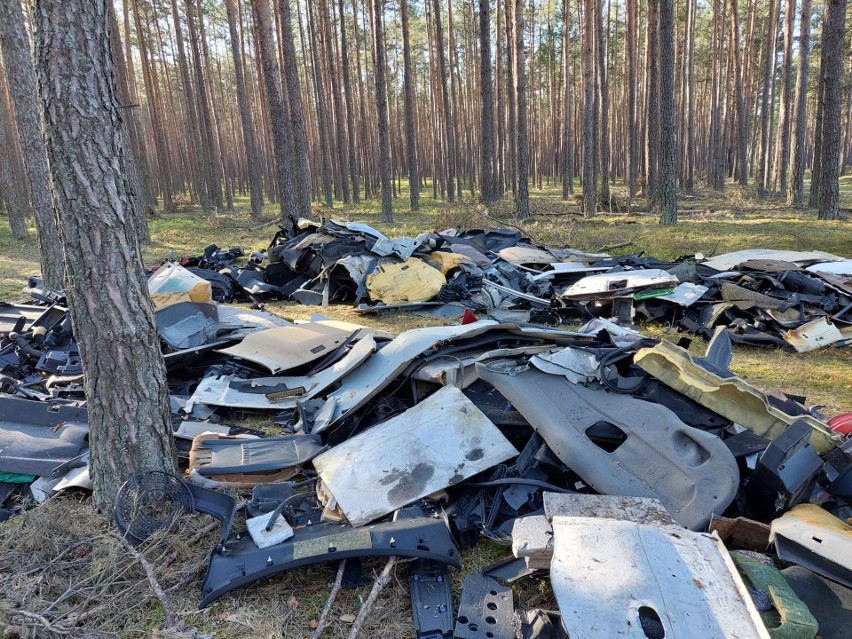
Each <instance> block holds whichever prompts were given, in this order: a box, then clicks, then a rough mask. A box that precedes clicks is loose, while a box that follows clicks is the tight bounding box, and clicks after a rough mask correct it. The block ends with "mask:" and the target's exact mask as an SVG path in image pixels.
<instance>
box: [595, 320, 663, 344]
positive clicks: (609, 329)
mask: <svg viewBox="0 0 852 639" xmlns="http://www.w3.org/2000/svg"><path fill="white" fill-rule="evenodd" d="M601 331H603V332H604V333H606V334H607V335H609V338H610V340H611V341H612V343H613V344H615V345H616V346H633V344H635V343H636V342H638V341H639V340H641V339H647V338H646V337H645V336H644V335H642V333H639V332H637V331H634V330H633V329H631V328H626V327H624V326H619V325H618V324H616V323H614V322H610V321H609V320H605V319H602V318H599V317H598V318H595V319H593V320H591V321H589V322H587V323H586V324H584V325H583V326H581V327H580V330H579V332H580V333H583V334H584V335H597V334H598V333H600V332H601Z"/></svg>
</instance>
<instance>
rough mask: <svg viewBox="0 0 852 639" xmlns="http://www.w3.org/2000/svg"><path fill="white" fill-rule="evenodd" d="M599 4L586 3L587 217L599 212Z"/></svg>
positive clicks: (585, 146)
mask: <svg viewBox="0 0 852 639" xmlns="http://www.w3.org/2000/svg"><path fill="white" fill-rule="evenodd" d="M594 21H595V3H594V2H593V1H592V0H585V1H584V2H583V33H582V36H581V37H582V39H583V215H585V216H586V217H592V216H593V215H594V214H595V213H596V212H597V202H596V200H595V156H594V150H595V142H596V140H595V108H594V104H595V57H594V56H595V53H594V52H595V48H594V31H593V29H594V24H595V22H594Z"/></svg>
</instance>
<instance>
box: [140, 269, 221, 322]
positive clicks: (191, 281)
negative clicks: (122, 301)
mask: <svg viewBox="0 0 852 639" xmlns="http://www.w3.org/2000/svg"><path fill="white" fill-rule="evenodd" d="M148 293H150V295H151V301H152V302H153V303H154V310H155V311H157V310H160V309H161V308H165V307H166V306H170V305H172V304H176V303H178V302H201V303H205V304H210V303H211V302H212V301H213V292H212V289H211V287H210V282H208V281H207V280H205V279H203V278H201V277H198V276H197V275H195V274H194V273H190V272H189V271H188V270H186V269H185V268H184V267H183V266H181V265H180V264H175V263H173V262H166V263H165V264H163V265H162V266H161V267H160V268H158V269H157V271H156V272H155V273H154V274H153V275H152V276H151V277H149V278H148Z"/></svg>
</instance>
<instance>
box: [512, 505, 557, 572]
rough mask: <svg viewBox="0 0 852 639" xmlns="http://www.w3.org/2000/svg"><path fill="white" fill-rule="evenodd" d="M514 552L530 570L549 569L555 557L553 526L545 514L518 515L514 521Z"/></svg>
mask: <svg viewBox="0 0 852 639" xmlns="http://www.w3.org/2000/svg"><path fill="white" fill-rule="evenodd" d="M512 554H513V555H514V556H515V557H517V558H518V559H523V560H524V562H525V563H526V566H527V568H529V569H530V570H547V569H548V568H549V567H550V560H551V559H552V558H553V528H552V527H551V526H550V522H549V521H548V519H547V517H545V516H544V515H531V516H529V517H518V518H517V519H516V520H515V521H514V522H512Z"/></svg>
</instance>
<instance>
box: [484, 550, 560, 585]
mask: <svg viewBox="0 0 852 639" xmlns="http://www.w3.org/2000/svg"><path fill="white" fill-rule="evenodd" d="M548 568H549V566H548ZM480 572H481V573H482V574H483V575H486V576H488V577H492V578H494V579H498V580H500V581H505V582H506V583H512V582H513V581H517V580H518V579H523V578H524V577H529V576H530V575H534V574H535V573H536V572H538V571H537V570H536V569H535V568H530V567H529V566H527V562H526V561H525V560H524V559H523V558H518V557H514V556H509V557H506V558H505V559H500V560H499V561H495V562H494V563H493V564H488V565H487V566H483V568H482V570H481V571H480Z"/></svg>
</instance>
